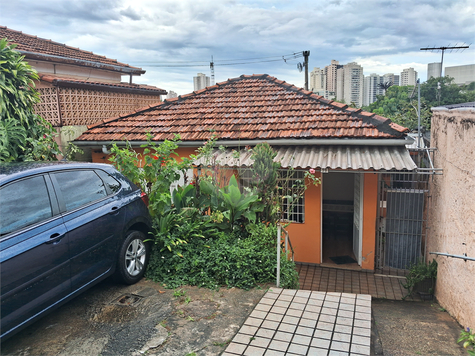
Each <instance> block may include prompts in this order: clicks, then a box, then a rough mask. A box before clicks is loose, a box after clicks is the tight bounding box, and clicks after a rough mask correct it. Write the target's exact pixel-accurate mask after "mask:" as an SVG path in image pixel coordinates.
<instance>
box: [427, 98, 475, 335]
mask: <svg viewBox="0 0 475 356" xmlns="http://www.w3.org/2000/svg"><path fill="white" fill-rule="evenodd" d="M432 112H433V114H432V126H431V146H432V147H435V148H436V151H435V155H434V160H435V164H437V166H438V167H441V168H443V172H444V174H443V175H437V176H434V179H433V181H432V183H431V195H432V203H431V207H430V213H429V226H430V230H429V232H430V239H429V245H428V251H429V253H431V252H440V253H446V254H449V255H458V256H468V257H471V258H472V259H474V258H475V219H474V218H475V103H474V102H472V103H465V104H455V105H447V106H440V107H436V108H432ZM430 256H431V257H433V258H435V259H436V260H437V262H438V271H437V288H436V297H437V300H438V301H439V303H440V304H441V305H442V306H443V307H444V308H445V309H447V311H448V312H449V313H450V314H451V315H453V316H454V317H455V318H456V319H457V320H458V322H459V323H460V324H461V325H463V326H464V327H470V328H472V329H473V328H475V298H474V278H475V277H474V276H475V261H473V260H467V261H465V260H463V259H460V258H454V257H445V256H436V255H430Z"/></svg>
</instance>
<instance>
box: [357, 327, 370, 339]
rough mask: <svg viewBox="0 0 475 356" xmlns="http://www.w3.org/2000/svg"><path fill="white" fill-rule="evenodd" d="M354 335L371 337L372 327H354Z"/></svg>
mask: <svg viewBox="0 0 475 356" xmlns="http://www.w3.org/2000/svg"><path fill="white" fill-rule="evenodd" d="M353 335H358V336H366V337H371V329H368V328H360V327H354V328H353Z"/></svg>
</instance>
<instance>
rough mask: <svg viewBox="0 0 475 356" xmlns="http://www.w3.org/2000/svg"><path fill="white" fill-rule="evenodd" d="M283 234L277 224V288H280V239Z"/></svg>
mask: <svg viewBox="0 0 475 356" xmlns="http://www.w3.org/2000/svg"><path fill="white" fill-rule="evenodd" d="M281 234H282V227H281V226H280V224H279V223H277V283H276V285H277V288H278V287H279V286H280V239H281Z"/></svg>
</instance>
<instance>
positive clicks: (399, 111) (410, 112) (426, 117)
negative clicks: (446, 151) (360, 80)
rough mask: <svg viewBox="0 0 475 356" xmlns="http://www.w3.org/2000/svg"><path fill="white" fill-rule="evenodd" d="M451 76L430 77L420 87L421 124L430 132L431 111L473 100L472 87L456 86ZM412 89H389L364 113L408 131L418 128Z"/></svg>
mask: <svg viewBox="0 0 475 356" xmlns="http://www.w3.org/2000/svg"><path fill="white" fill-rule="evenodd" d="M453 81H454V79H453V78H450V77H444V78H430V79H429V80H428V81H427V82H425V83H422V84H421V125H422V126H423V127H426V128H427V129H430V119H431V117H432V112H431V108H432V107H436V106H441V105H449V104H459V103H464V102H471V101H475V90H474V89H475V84H474V85H472V84H469V85H462V86H459V85H457V84H454V82H453ZM413 90H414V86H412V85H409V86H402V87H401V86H391V87H390V88H389V89H387V91H386V94H385V95H378V97H377V98H378V100H376V101H375V102H374V103H372V104H370V105H369V106H367V107H365V108H363V109H364V110H367V111H370V112H373V113H375V114H378V115H381V116H384V117H387V118H388V119H391V120H392V121H393V122H395V123H397V124H399V125H402V126H405V127H407V128H409V129H410V130H414V129H417V120H418V119H417V94H414V95H412V97H411V93H412V92H413Z"/></svg>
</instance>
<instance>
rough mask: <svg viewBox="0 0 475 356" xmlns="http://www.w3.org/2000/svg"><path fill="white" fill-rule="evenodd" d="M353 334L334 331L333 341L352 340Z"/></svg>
mask: <svg viewBox="0 0 475 356" xmlns="http://www.w3.org/2000/svg"><path fill="white" fill-rule="evenodd" d="M350 340H351V334H344V333H333V341H342V342H348V343H349V342H350Z"/></svg>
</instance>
